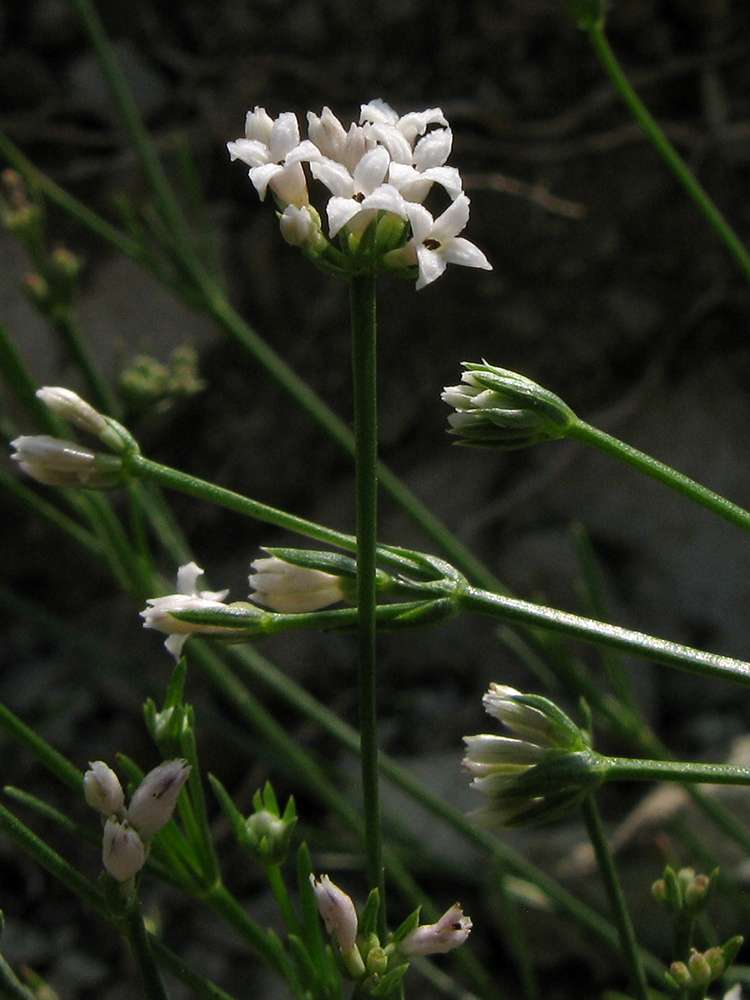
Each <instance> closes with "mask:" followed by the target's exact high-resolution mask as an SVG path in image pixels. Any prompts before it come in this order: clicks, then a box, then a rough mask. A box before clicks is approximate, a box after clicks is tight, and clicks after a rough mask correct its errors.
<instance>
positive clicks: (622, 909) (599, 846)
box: [581, 795, 648, 1000]
mask: <svg viewBox="0 0 750 1000" xmlns="http://www.w3.org/2000/svg"><path fill="white" fill-rule="evenodd" d="M581 811H582V813H583V819H584V822H585V823H586V829H587V831H588V835H589V839H590V841H591V845H592V847H593V848H594V853H595V855H596V860H597V863H598V865H599V874H600V875H601V878H602V882H603V883H604V888H605V890H606V892H607V898H608V899H609V905H610V909H611V910H612V916H613V917H614V919H615V923H616V925H617V930H618V934H619V936H620V947H621V949H622V954H623V957H624V958H625V961H626V963H627V965H628V969H629V970H630V976H631V978H632V980H633V987H634V989H635V994H636V997H637V1000H648V985H647V983H646V974H645V972H644V970H643V963H642V962H641V956H640V952H639V950H638V942H637V941H636V937H635V930H634V928H633V922H632V920H631V919H630V914H629V912H628V908H627V905H626V903H625V895H624V893H623V891H622V886H621V884H620V880H619V878H618V877H617V871H616V869H615V865H614V861H613V860H612V853H611V851H610V849H609V843H608V841H607V835H606V833H605V832H604V827H603V825H602V820H601V816H600V815H599V809H598V808H597V805H596V802H595V800H594V796H593V795H587V796H585V798H584V800H583V802H582V804H581Z"/></svg>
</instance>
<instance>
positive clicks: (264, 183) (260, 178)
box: [248, 163, 284, 201]
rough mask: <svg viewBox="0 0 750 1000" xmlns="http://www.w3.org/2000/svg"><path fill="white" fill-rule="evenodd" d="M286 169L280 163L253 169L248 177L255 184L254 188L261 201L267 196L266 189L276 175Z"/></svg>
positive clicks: (266, 164)
mask: <svg viewBox="0 0 750 1000" xmlns="http://www.w3.org/2000/svg"><path fill="white" fill-rule="evenodd" d="M283 169H284V168H283V167H282V166H280V164H278V163H264V164H262V165H261V166H258V167H251V168H250V171H249V174H248V176H249V177H250V180H251V181H252V182H253V187H254V188H255V190H256V191H257V192H258V196H259V198H260V200H261V201H263V199H264V198H265V196H266V189H267V188H268V185H269V184H270V183H271V181H272V180H273V178H274V177H275V176H276V174H278V173H281V171H282V170H283Z"/></svg>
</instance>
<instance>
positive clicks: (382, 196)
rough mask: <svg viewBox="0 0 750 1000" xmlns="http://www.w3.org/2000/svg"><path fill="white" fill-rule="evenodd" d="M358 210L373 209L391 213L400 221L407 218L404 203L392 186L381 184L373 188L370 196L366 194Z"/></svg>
mask: <svg viewBox="0 0 750 1000" xmlns="http://www.w3.org/2000/svg"><path fill="white" fill-rule="evenodd" d="M360 208H361V210H362V211H365V210H366V209H368V208H375V209H378V210H379V211H383V212H393V214H394V215H399V216H400V217H401V218H402V219H406V218H407V214H406V202H405V201H404V199H403V198H402V197H401V195H400V194H399V192H398V191H397V190H396V188H395V187H393V185H392V184H381V185H380V187H378V188H375V190H374V191H373V192H372V194H368V195H367V197H366V198H365V199H364V200H363V201H362V203H361V205H360Z"/></svg>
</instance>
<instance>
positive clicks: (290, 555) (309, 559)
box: [251, 546, 357, 579]
mask: <svg viewBox="0 0 750 1000" xmlns="http://www.w3.org/2000/svg"><path fill="white" fill-rule="evenodd" d="M263 551H264V552H268V554H269V555H272V556H276V557H277V558H278V559H283V560H284V562H288V563H291V565H292V566H301V567H303V568H304V569H318V570H321V571H322V572H323V573H330V574H331V575H332V576H344V577H347V579H355V578H356V576H357V562H356V560H355V559H353V558H352V557H351V556H345V555H343V553H341V552H320V551H316V550H310V549H289V548H284V547H279V546H273V548H269V547H267V546H266V547H264V549H263ZM251 579H252V577H251Z"/></svg>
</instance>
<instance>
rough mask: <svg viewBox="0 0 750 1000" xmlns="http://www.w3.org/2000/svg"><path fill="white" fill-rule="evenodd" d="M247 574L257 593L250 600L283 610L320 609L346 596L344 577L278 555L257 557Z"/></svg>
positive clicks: (274, 609) (295, 612)
mask: <svg viewBox="0 0 750 1000" xmlns="http://www.w3.org/2000/svg"><path fill="white" fill-rule="evenodd" d="M250 566H251V568H252V569H254V570H255V572H254V573H253V574H252V576H250V577H249V578H248V582H249V583H250V586H251V587H252V588H253V590H254V593H252V594H250V600H251V601H253V602H254V603H255V604H261V605H263V606H264V607H266V608H271V609H272V610H273V611H279V612H281V613H282V614H298V613H303V612H306V611H318V610H319V609H320V608H325V607H327V606H328V605H329V604H336V603H338V602H339V601H343V600H344V593H343V591H342V589H341V580H340V578H339V577H338V576H334V575H333V574H332V573H324V572H323V571H322V570H319V569H310V568H309V567H306V566H294V565H293V564H292V563H288V562H285V561H284V560H283V559H279V558H278V557H277V556H269V557H268V558H267V559H255V560H254V561H253V562H252V563H251V564H250Z"/></svg>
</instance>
